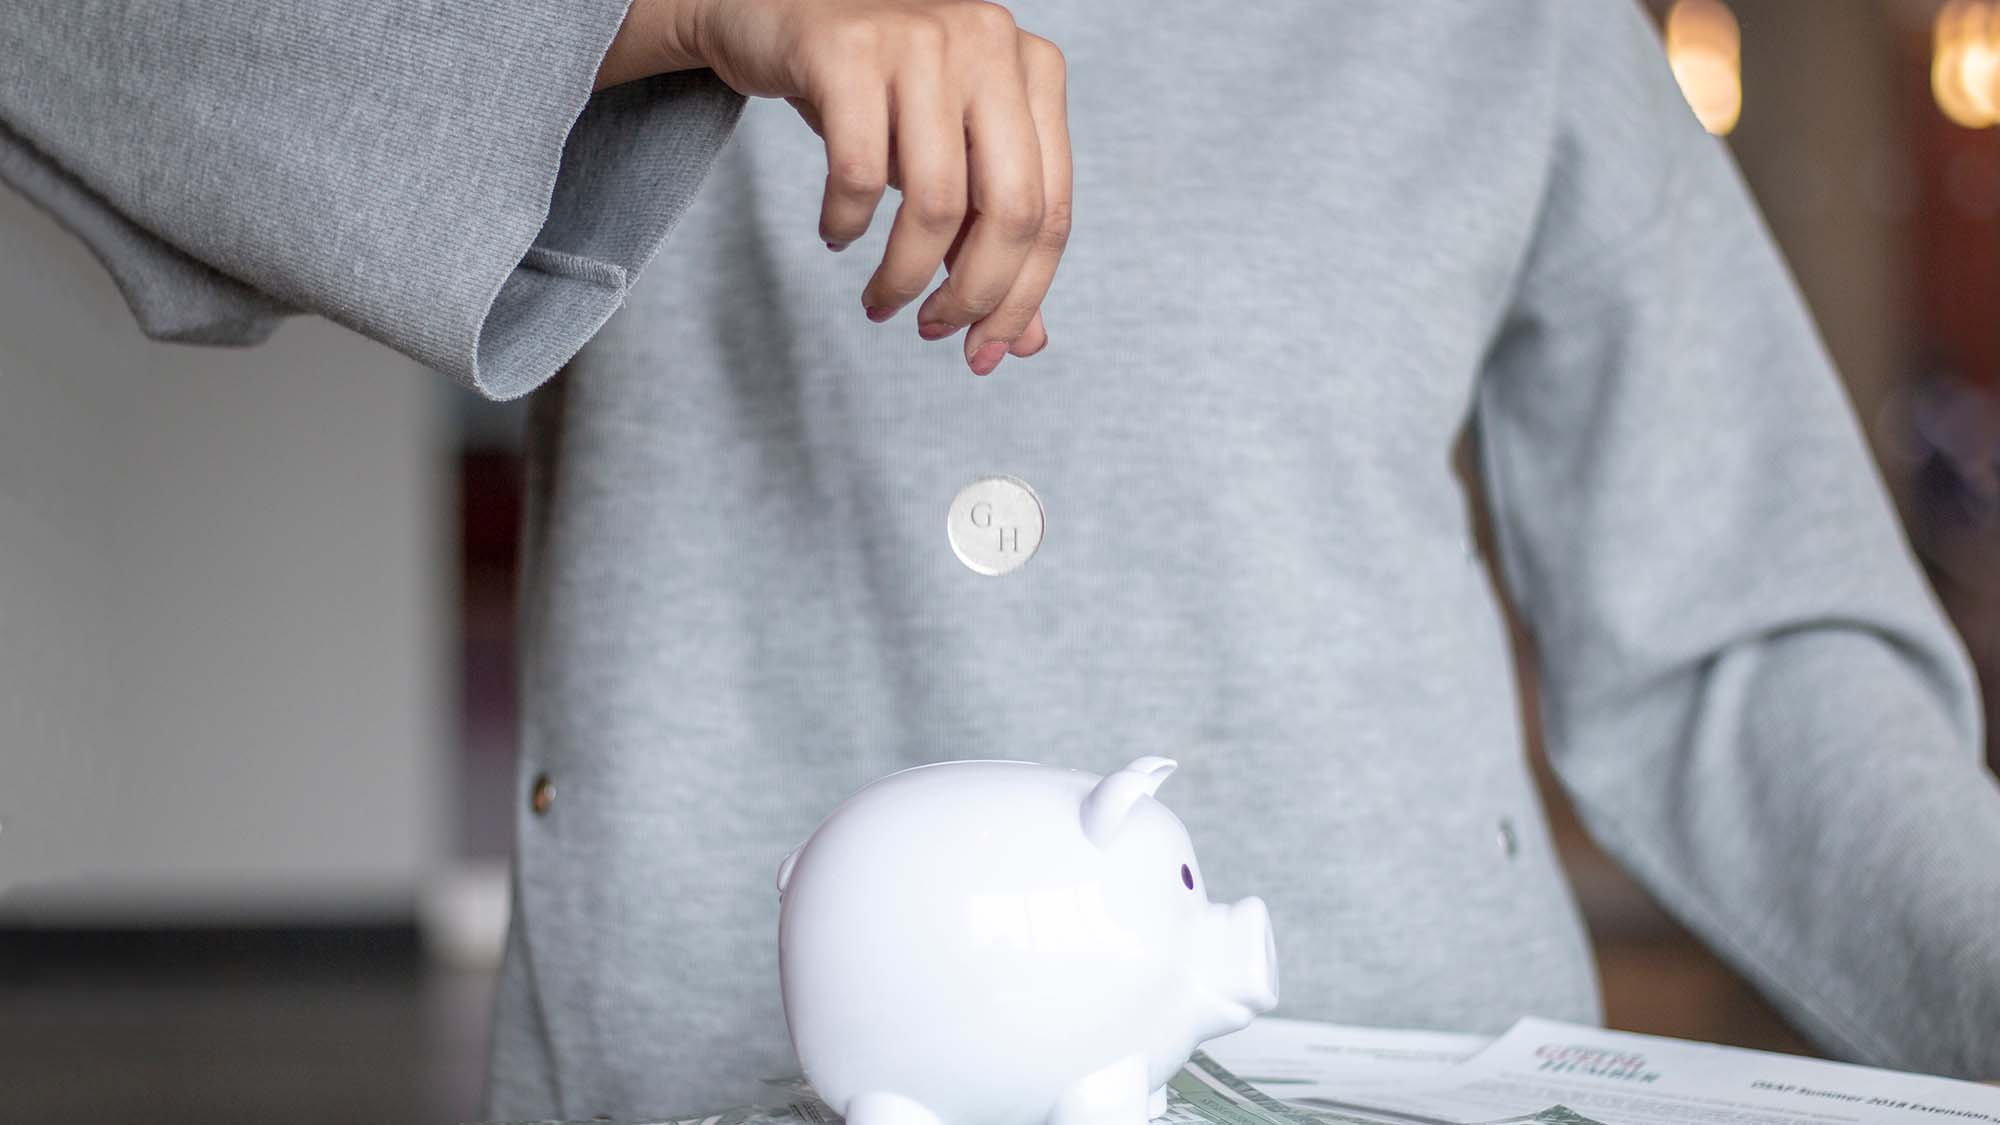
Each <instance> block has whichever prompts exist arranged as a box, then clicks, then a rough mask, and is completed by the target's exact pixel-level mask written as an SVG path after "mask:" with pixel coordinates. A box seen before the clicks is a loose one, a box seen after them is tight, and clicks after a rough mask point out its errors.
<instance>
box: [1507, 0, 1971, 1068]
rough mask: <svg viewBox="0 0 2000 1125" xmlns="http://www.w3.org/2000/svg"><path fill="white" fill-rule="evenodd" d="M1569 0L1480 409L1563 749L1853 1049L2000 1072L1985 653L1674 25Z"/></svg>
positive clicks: (1569, 782)
mask: <svg viewBox="0 0 2000 1125" xmlns="http://www.w3.org/2000/svg"><path fill="white" fill-rule="evenodd" d="M1563 8H1564V10H1565V12H1566V13H1567V15H1566V18H1567V20H1568V21H1569V25H1568V30H1567V33H1566V34H1567V38H1566V42H1565V43H1564V45H1563V58H1564V64H1563V73H1562V79H1561V82H1560V84H1559V90H1560V92H1559V94H1558V95H1557V97H1556V98H1555V99H1554V102H1555V104H1554V106H1553V115H1554V119H1553V121H1552V122H1551V123H1550V127H1549V131H1548V135H1547V136H1546V137H1545V138H1542V140H1543V141H1545V142H1546V143H1547V144H1548V145H1549V148H1550V152H1551V161H1550V166H1549V179H1548V189H1547V194H1546V199H1545V205H1544V209H1543V215H1542V220H1541V226H1540V230H1539V232H1538V234H1537V237H1536V241H1535V245H1534V246H1533V248H1532V250H1531V252H1530V253H1529V255H1528V257H1527V260H1526V261H1525V263H1524V265H1523V268H1522V273H1521V278H1520V281H1519V285H1518V289H1517V296H1516V299H1515V302H1514V306H1513V309H1512V311H1511V314H1510V315H1509V316H1508V318H1507V322H1506V324H1505V326H1504V328H1503V330H1502V331H1501V332H1500V334H1499V336H1498V339H1497V341H1496V343H1495V345H1494V347H1493V349H1492V355H1491V361H1490V367H1489V370H1488V371H1487V373H1486V375H1485V377H1484V379H1483V380H1482V386H1481V390H1480V398H1479V405H1478V409H1477V433H1478V436H1479V443H1480V447H1481V450H1482V455H1483V463H1484V470H1485V472H1484V475H1485V479H1486V481H1487V485H1488V487H1489V489H1490V495H1491V499H1492V505H1493V508H1494V511H1495V513H1496V520H1495V523H1496V527H1497V530H1498V533H1499V539H1500V542H1501V555H1502V560H1503V564H1504V565H1503V570H1504V572H1505V574H1506V577H1507V581H1508V584H1509V586H1510V588H1511V590H1512V592H1513V594H1514V596H1515V597H1516V599H1517V601H1518V602H1519V604H1520V605H1521V607H1522V610H1523V614H1524V616H1525V617H1526V618H1527V620H1528V621H1529V623H1530V625H1531V628H1532V631H1533V634H1534V637H1535V642H1536V647H1537V650H1538V652H1539V656H1540V660H1541V664H1542V669H1543V676H1542V694H1543V715H1544V721H1545V724H1546V729H1547V736H1548V743H1549V750H1550V756H1551V759H1552V761H1553V763H1554V764H1555V767H1556V770H1557V772H1558V774H1559V775H1560V776H1561V778H1562V780H1563V782H1564V784H1565V785H1566V787H1567V788H1568V790H1569V791H1570V793H1571V794H1572V795H1573V796H1574V797H1575V799H1576V803H1577V806H1578V809H1579V812H1580V814H1581V815H1582V817H1583V819H1584V821H1585V823H1586V824H1587V825H1588V826H1589V828H1590V830H1591V831H1592V833H1593V834H1594V835H1596V836H1597V838H1598V839H1599V840H1601V841H1602V842H1603V843H1604V844H1605V846H1606V848H1607V849H1608V850H1609V851H1611V852H1612V853H1613V854H1615V855H1616V856H1617V857H1618V858H1619V859H1620V860H1621V861H1623V862H1624V863H1625V864H1626V865H1627V866H1628V867H1629V868H1630V869H1631V870H1632V871H1634V872H1635V873H1636V874H1637V875H1638V876H1639V877H1640V878H1641V879H1642V880H1643V881H1644V882H1645V883H1647V884H1648V885H1649V886H1650V887H1651V889H1652V890H1653V891H1654V892H1655V893H1656V894H1657V895H1658V896H1659V898H1660V899H1661V901H1662V903H1663V904H1664V905H1665V906H1666V907H1667V908H1668V909H1669V910H1671V911H1672V912H1673V913H1675V914H1676V915H1678V916H1679V918H1680V919H1681V920H1682V921H1683V922H1685V923H1686V924H1687V925H1688V926H1689V927H1690V928H1691V929H1692V930H1694V931H1695V932H1697V933H1698V934H1700V935H1701V936H1702V937H1703V938H1705V939H1706V940H1707V941H1708V942H1709V943H1711V944H1712V945H1713V946H1714V947H1715V948H1716V949H1717V950H1718V951H1720V952H1721V953H1722V954H1723V955H1724V956H1725V957H1727V958H1728V959H1729V960H1730V961H1732V962H1733V963H1734V964H1735V965H1736V966H1737V967H1738V968H1739V969H1740V970H1742V972H1743V973H1744V974H1745V975H1746V976H1748V977H1749V978H1750V979H1751V980H1753V981H1754V982H1756V983H1757V984H1758V985H1759V986H1760V987H1761V988H1762V989H1763V990H1764V991H1765V993H1766V994H1767V995H1769V996H1770V997H1771V998H1772V999H1773V1000H1774V1002H1775V1003H1776V1004H1777V1005H1778V1006H1779V1007H1780V1008H1782V1009H1783V1010H1784V1011H1785V1012H1786V1013H1787V1014H1788V1015H1789V1016H1790V1017H1791V1018H1792V1019H1793V1020H1794V1021H1796V1022H1797V1024H1798V1025H1799V1026H1800V1027H1801V1028H1802V1029H1804V1030H1805V1031H1807V1032H1808V1033H1810V1034H1811V1035H1812V1036H1813V1037H1815V1038H1816V1039H1817V1040H1818V1041H1819V1042H1820V1043H1821V1044H1822V1045H1824V1046H1825V1047H1827V1048H1828V1049H1830V1050H1833V1051H1836V1052H1839V1053H1841V1054H1844V1055H1847V1056H1849V1057H1853V1058H1857V1059H1861V1060H1865V1061H1868V1062H1873V1063H1877V1064H1885V1065H1891V1066H1898V1067H1906V1068H1910V1069H1916V1070H1926V1071H1936V1072H1943V1073H1950V1074H1957V1075H1966V1076H1974V1077H1981V1078H2000V786H1996V784H1995V782H1994V778H1993V776H1992V775H1991V774H1990V773H1989V772H1988V771H1987V770H1986V768H1985V765H1984V763H1983V761H1982V753H1981V739H1982V722H1983V720H1982V716H1981V714H1980V709H1979V698H1978V694H1977V691H1976V689H1975V682H1974V679H1973V674H1972V670H1971V667H1970V664H1969V662H1968V660H1967V658H1966V654H1965V652H1964V650H1963V646H1962V645H1961V644H1960V643H1959V640H1958V638H1957V637H1956V636H1955V635H1954V634H1953V632H1952V630H1951V628H1950V627H1949V625H1948V624H1947V622H1946V620H1945V618H1944V615H1943V613H1942V612H1941V610H1940V609H1939V606H1938V603H1937V601H1936V599H1935V598H1934V597H1933V595H1932V594H1931V592H1930V590H1929V588H1928V587H1927V586H1926V584H1925V581H1924V578H1923V575H1922V573H1921V571H1920V569H1919V567H1918V565H1917V563H1916V560H1915V559H1914V557H1913V555H1912V553H1911V551H1910V549H1909V546H1908V544H1907V542H1906V541H1905V539H1904V537H1903V535H1902V532H1901V530H1900V528H1899V526H1898V524H1897V521H1896V518H1895V512H1894V509H1893V507H1892V505H1891V503H1890V501H1889V497H1888V494H1887V490H1886V489H1885V488H1884V487H1883V484H1882V481H1881V480H1880V478H1879V476H1878V474H1877V472H1876V470H1875V467H1874V465H1873V462H1872V461H1871V459H1870V456H1869V453H1868V449H1867V446H1866V443H1865V442H1864V441H1863V437H1862V432H1861V429H1860V427H1859V425H1858V424H1857V423H1856V419H1855V417H1854V412H1853V409H1852V407H1851V406H1850V405H1849V403H1848V401H1847V399H1846V397H1845V395H1844V393H1843V390H1842V387H1841V384H1840V381H1839V379H1838V377H1837V375H1836V374H1835V372H1834V369H1833V367H1832V365H1831V363H1830V361H1829V359H1828V357H1827V355H1826V353H1825V350H1824V348H1823V347H1822V345H1821V342H1820V340H1819V338H1818V335H1817V332H1816V331H1815V328H1814V326H1813V324H1812V322H1811V320H1810V319H1809V317H1808V315H1807V313H1806V309H1805V306H1804V303H1803V301H1802V300H1801V299H1800V296H1799V293H1798V290H1797V288H1796V287H1795V285H1794V284H1793V282H1792V279H1791V278H1790V276H1789V275H1788V273H1787V272H1786V269H1785V266H1784V264H1783V263H1782V261H1781V260H1780V259H1779V257H1778V254H1777V251H1776V249H1775V247H1774V245H1773V243H1772V240H1771V237H1770V235H1769V233H1768V231H1767V230H1766V229H1765V227H1764V225H1763V223H1762V221H1761V220H1760V218H1759V216H1758V214H1757V212H1756V210H1755V208H1754V206H1753V205H1752V203H1751V200H1750V197H1749V195H1748V193H1747V191H1746V190H1745V187H1744V184H1743V183H1742V180H1741V178H1740V176H1739V175H1738V173H1737V171H1736V168H1735V166H1734V165H1733V164H1732V163H1731V162H1730V160H1729V157H1728V154H1727V152H1726V150H1725V149H1724V148H1723V147H1722V145H1721V144H1720V142H1718V141H1716V140H1715V139H1714V138H1712V137H1709V136H1707V135H1706V134H1704V133H1702V131H1701V130H1700V128H1699V126H1697V125H1696V124H1695V122H1694V120H1693V118H1692V116H1691V115H1690V114H1689V113H1688V111H1687V109H1686V107H1685V105H1684V104H1683V103H1682V101H1681V99H1680V96H1679V93H1678V91H1677V90H1676V88H1675V86H1674V82H1673V78H1672V76H1671V75H1670V73H1669V72H1668V69H1667V65H1666V63H1665V61H1664V58H1663V56H1662V54H1661V52H1660V49H1659V43H1658V41H1657V39H1656V38H1654V34H1653V32H1652V30H1651V28H1650V26H1649V25H1648V24H1647V23H1646V21H1645V17H1644V16H1643V15H1642V14H1641V13H1640V11H1639V10H1638V8H1637V6H1636V5H1635V4H1634V3H1632V2H1631V0H1613V2H1607V0H1573V2H1570V3H1567V4H1565V5H1564V6H1563Z"/></svg>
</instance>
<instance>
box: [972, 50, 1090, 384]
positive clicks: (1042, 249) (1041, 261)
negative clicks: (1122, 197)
mask: <svg viewBox="0 0 2000 1125" xmlns="http://www.w3.org/2000/svg"><path fill="white" fill-rule="evenodd" d="M1022 63H1023V67H1024V70H1025V77H1026V79H1027V93H1028V106H1029V109H1030V111H1031V112H1032V113H1033V115H1034V126H1035V135H1036V138H1037V140H1038V141H1039V145H1040V148H1039V152H1040V167H1041V177H1042V198H1043V204H1042V215H1041V222H1040V224H1039V226H1038V227H1037V228H1036V230H1035V232H1034V235H1033V238H1032V239H1031V241H1030V244H1029V247H1028V252H1027V254H1026V256H1025V258H1024V259H1023V261H1022V263H1021V269H1020V272H1019V273H1018V274H1016V275H1015V277H1014V280H1013V283H1012V284H1011V285H1010V286H1009V287H1008V289H1007V292H1006V294H1005V296H1003V297H1002V298H1001V300H1000V302H999V304H998V305H997V306H996V307H995V308H994V309H993V310H992V312H991V313H990V314H989V315H987V316H986V317H984V318H983V319H981V320H979V321H977V322H975V323H974V324H973V325H972V329H971V331H969V332H967V333H966V340H965V355H966V362H967V363H968V364H970V365H971V366H972V369H973V370H974V371H975V372H978V373H979V374H981V375H985V374H988V373H990V372H991V371H992V370H993V368H994V366H996V365H998V364H999V362H1000V359H1001V357H1002V356H1003V355H1006V354H1009V353H1011V354H1013V355H1018V356H1029V355H1033V354H1035V353H1036V352H1038V351H1040V350H1041V349H1042V348H1043V347H1045V346H1047V344H1048V342H1049V341H1048V333H1047V330H1046V329H1045V328H1044V327H1043V325H1042V319H1041V306H1042V299H1043V298H1044V297H1046V296H1047V295H1048V291H1049V285H1050V283H1051V282H1052V281H1053V280H1054V279H1055V273H1056V263H1057V262H1058V261H1060V260H1061V258H1062V253H1063V248H1064V247H1065V246H1067V245H1068V243H1069V230H1070V198H1071V167H1070V151H1069V115H1068V94H1067V91H1066V84H1067V78H1066V75H1065V63H1064V60H1063V56H1062V52H1061V51H1059V50H1057V49H1056V46H1055V44H1053V43H1050V42H1048V41H1047V40H1045V39H1041V38H1039V37H1037V36H1025V37H1024V40H1023V44H1022ZM1030 327H1033V329H1034V331H1035V338H1033V339H1030V338H1028V332H1029V329H1030ZM996 340H997V341H1003V342H1004V343H1005V345H1006V346H1005V347H1003V348H999V349H993V348H989V347H988V345H989V344H990V343H991V342H993V341H996ZM982 349H984V350H983V351H982ZM987 356H990V357H991V362H990V363H988V362H985V357H987Z"/></svg>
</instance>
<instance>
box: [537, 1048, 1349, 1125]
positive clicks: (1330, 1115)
mask: <svg viewBox="0 0 2000 1125" xmlns="http://www.w3.org/2000/svg"><path fill="white" fill-rule="evenodd" d="M766 1085H768V1086H770V1087H771V1090H772V1092H773V1094H774V1095H776V1097H775V1098H774V1104H771V1105H757V1106H743V1107H740V1108H737V1109H728V1110H723V1111H721V1112H719V1113H707V1114H698V1115H695V1116H692V1117H675V1118H660V1119H653V1120H648V1121H626V1122H616V1123H613V1125H841V1118H840V1115H839V1114H837V1113H835V1112H834V1111H833V1107H831V1106H829V1105H827V1104H826V1103H825V1102H823V1101H821V1100H819V1098H818V1097H816V1096H815V1095H814V1094H813V1092H812V1088H811V1087H810V1086H808V1085H807V1084H806V1082H805V1080H804V1079H802V1078H777V1079H771V1080H769V1081H768V1082H767V1083H766ZM779 1099H782V1100H779ZM1155 1120H1156V1121H1157V1122H1158V1123H1159V1125H1347V1123H1355V1125H1375V1123H1376V1122H1378V1121H1380V1120H1381V1119H1379V1118H1371V1117H1356V1116H1348V1115H1346V1114H1343V1113H1340V1112H1337V1111H1333V1110H1324V1111H1322V1110H1311V1111H1308V1110H1305V1109H1301V1108H1298V1107H1294V1106H1289V1105H1286V1104H1285V1103H1283V1102H1280V1101H1278V1100H1277V1099H1275V1098H1273V1097H1271V1096H1270V1095H1268V1094H1266V1093H1264V1092H1263V1091H1262V1090H1259V1089H1257V1088H1256V1087H1254V1086H1251V1085H1250V1084H1249V1083H1247V1082H1245V1081H1243V1080H1242V1079H1241V1078H1238V1077H1236V1075H1234V1074H1231V1073H1230V1072H1229V1069H1228V1068H1227V1067H1225V1066H1223V1065H1222V1064H1221V1063H1219V1062H1216V1061H1215V1060H1214V1059H1212V1058H1210V1057H1209V1056H1208V1055H1206V1054H1204V1053H1202V1052H1200V1051H1196V1052H1195V1054H1194V1057H1193V1058H1191V1059H1189V1060H1188V1064H1187V1065H1186V1066H1185V1067H1182V1068H1181V1070H1180V1072H1179V1073H1178V1074H1175V1075H1174V1077H1173V1078H1172V1079H1171V1080H1170V1081H1168V1083H1167V1112H1166V1115H1165V1116H1163V1117H1160V1118H1157V1119H1155ZM501 1125H603V1123H602V1122H601V1121H591V1122H546V1121H545V1122H506V1123H501Z"/></svg>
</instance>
